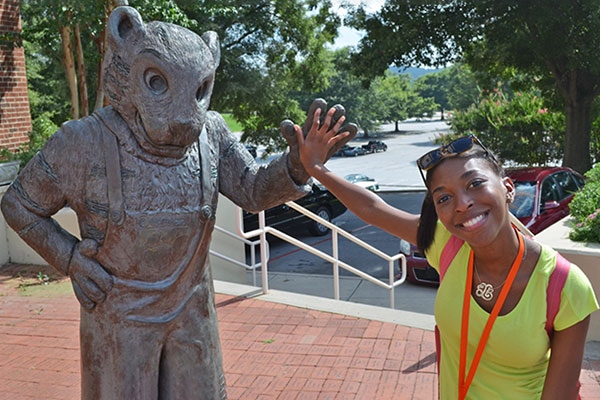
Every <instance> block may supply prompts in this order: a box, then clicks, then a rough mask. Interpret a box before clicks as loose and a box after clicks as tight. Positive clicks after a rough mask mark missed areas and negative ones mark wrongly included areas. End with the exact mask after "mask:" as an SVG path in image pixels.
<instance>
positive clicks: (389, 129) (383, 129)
mask: <svg viewBox="0 0 600 400" xmlns="http://www.w3.org/2000/svg"><path fill="white" fill-rule="evenodd" d="M399 129H400V131H399V132H394V124H385V125H382V126H380V128H379V131H378V132H376V133H373V134H371V135H370V136H371V137H368V138H365V137H363V135H362V133H359V134H358V135H357V137H356V138H354V139H353V140H352V141H351V142H350V145H354V146H360V145H361V144H364V143H366V142H368V141H369V140H370V139H381V140H383V141H385V143H386V144H387V145H388V150H387V151H385V152H380V153H373V154H367V155H364V156H359V157H334V158H332V159H331V160H329V161H328V162H327V167H328V168H329V169H331V170H332V171H333V172H335V173H336V174H339V175H341V176H345V175H348V174H353V173H363V174H366V175H367V176H370V177H372V178H375V179H376V180H377V182H379V184H380V186H381V189H382V190H393V189H397V188H399V187H402V188H421V189H422V188H423V181H422V179H421V176H420V175H419V170H418V169H417V165H416V160H417V158H419V157H420V156H421V155H422V154H424V153H426V152H427V151H429V150H433V149H434V148H436V147H437V146H436V145H435V144H433V142H432V140H433V139H434V138H435V137H436V136H439V135H441V134H444V133H447V132H448V131H449V127H448V125H447V124H446V123H445V122H444V121H440V120H439V119H437V120H424V121H421V122H417V121H413V120H408V121H404V122H402V123H400V124H399ZM258 150H259V156H260V153H261V149H260V148H259V149H258ZM274 157H275V156H271V157H268V158H267V159H266V160H260V159H259V160H258V161H259V162H269V161H270V160H271V159H273V158H274Z"/></svg>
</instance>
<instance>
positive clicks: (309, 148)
mask: <svg viewBox="0 0 600 400" xmlns="http://www.w3.org/2000/svg"><path fill="white" fill-rule="evenodd" d="M335 112H336V109H335V108H334V107H332V108H331V109H329V111H328V112H327V115H326V117H325V121H323V124H322V125H321V126H320V127H319V125H320V123H319V121H320V116H321V109H320V108H318V109H317V110H315V115H314V118H313V121H312V125H311V127H310V130H309V131H308V133H307V135H306V137H304V135H303V134H302V129H301V128H300V127H299V126H298V125H294V130H295V132H296V138H297V140H298V147H299V150H300V161H301V162H302V165H303V166H304V168H305V169H306V171H307V172H308V173H309V174H311V175H313V176H314V175H315V174H318V172H319V169H321V167H322V166H323V164H324V163H325V161H327V159H328V154H329V153H330V151H331V149H333V148H334V147H335V146H336V145H337V144H338V143H339V142H341V141H342V140H344V139H346V138H347V137H348V136H349V135H350V134H351V132H349V131H345V132H342V133H340V134H338V132H339V130H340V128H341V127H342V124H343V123H344V120H345V118H346V117H345V116H343V115H342V116H341V117H340V118H339V119H338V120H337V121H336V122H335V124H334V125H333V126H331V125H332V119H333V115H334V114H335Z"/></svg>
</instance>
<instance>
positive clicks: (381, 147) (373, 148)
mask: <svg viewBox="0 0 600 400" xmlns="http://www.w3.org/2000/svg"><path fill="white" fill-rule="evenodd" d="M362 148H363V149H365V150H366V151H367V153H377V152H378V151H386V150H387V144H385V143H384V142H382V141H381V140H369V142H368V143H367V144H363V145H362Z"/></svg>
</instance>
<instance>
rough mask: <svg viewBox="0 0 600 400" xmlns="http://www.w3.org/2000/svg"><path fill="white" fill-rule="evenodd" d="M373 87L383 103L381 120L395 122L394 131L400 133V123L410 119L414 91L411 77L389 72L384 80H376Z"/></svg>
mask: <svg viewBox="0 0 600 400" xmlns="http://www.w3.org/2000/svg"><path fill="white" fill-rule="evenodd" d="M371 87H372V89H373V90H375V92H377V93H378V94H379V97H380V98H381V101H382V110H381V111H380V112H381V119H382V120H384V121H390V122H392V121H393V122H394V123H395V129H394V130H395V131H396V132H398V131H399V128H398V123H399V122H400V121H403V120H405V119H407V118H408V117H409V115H408V106H409V97H410V92H411V91H412V87H411V83H410V76H409V75H407V74H397V75H396V74H392V73H391V72H389V71H388V72H387V73H386V74H385V76H384V77H383V78H381V77H380V78H377V79H375V81H373V84H372V85H371Z"/></svg>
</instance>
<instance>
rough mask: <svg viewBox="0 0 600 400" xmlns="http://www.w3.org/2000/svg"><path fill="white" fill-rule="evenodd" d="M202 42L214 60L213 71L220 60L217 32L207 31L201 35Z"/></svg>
mask: <svg viewBox="0 0 600 400" xmlns="http://www.w3.org/2000/svg"><path fill="white" fill-rule="evenodd" d="M202 40H204V43H206V45H207V46H208V48H209V50H210V52H211V53H212V55H213V58H214V60H215V69H216V68H217V67H218V66H219V61H220V60H221V45H220V44H219V36H218V35H217V32H213V31H208V32H204V34H203V35H202Z"/></svg>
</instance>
